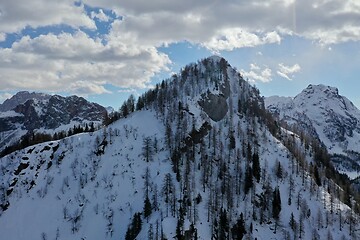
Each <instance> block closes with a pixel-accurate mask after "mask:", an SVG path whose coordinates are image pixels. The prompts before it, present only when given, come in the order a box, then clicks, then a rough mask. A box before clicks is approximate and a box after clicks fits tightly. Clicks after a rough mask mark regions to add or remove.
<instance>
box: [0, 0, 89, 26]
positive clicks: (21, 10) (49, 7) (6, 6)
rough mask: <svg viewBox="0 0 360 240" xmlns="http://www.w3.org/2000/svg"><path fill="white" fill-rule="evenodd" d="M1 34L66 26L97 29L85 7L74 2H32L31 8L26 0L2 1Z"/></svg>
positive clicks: (0, 11)
mask: <svg viewBox="0 0 360 240" xmlns="http://www.w3.org/2000/svg"><path fill="white" fill-rule="evenodd" d="M0 22H1V24H0V32H5V33H12V32H20V31H21V30H23V29H24V28H25V27H27V26H30V27H32V28H37V27H42V26H50V25H60V24H65V25H69V26H72V27H75V28H79V27H85V28H89V29H96V25H95V23H94V21H93V20H92V19H91V18H90V17H88V16H87V14H86V12H85V10H84V6H83V5H80V6H77V5H75V4H74V1H73V0H63V1H48V0H32V1H31V7H30V6H29V3H28V2H27V1H25V0H11V1H1V3H0Z"/></svg>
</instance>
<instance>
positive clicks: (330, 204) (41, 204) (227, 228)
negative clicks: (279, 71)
mask: <svg viewBox="0 0 360 240" xmlns="http://www.w3.org/2000/svg"><path fill="white" fill-rule="evenodd" d="M118 116H120V119H118V120H115V119H114V121H113V122H112V123H111V124H109V125H107V126H106V127H104V128H102V129H100V130H98V131H95V132H91V133H81V134H76V135H73V136H70V137H67V138H64V139H61V140H56V141H50V142H44V143H41V144H37V145H34V146H30V147H27V148H25V149H22V150H19V151H16V152H14V153H11V154H9V155H7V156H5V157H3V158H0V181H1V182H0V232H1V237H3V238H4V239H9V240H12V239H14V240H15V239H16V240H22V239H86V240H92V239H94V240H97V239H126V240H134V239H203V240H208V239H244V238H247V239H255V238H257V239H324V238H325V237H326V238H327V239H341V238H342V237H343V238H344V239H356V238H359V237H360V236H359V233H358V232H357V227H355V226H357V225H356V224H357V223H358V222H359V215H358V213H357V212H356V210H357V209H359V208H357V207H358V202H357V198H356V192H355V191H354V190H353V189H351V188H350V184H349V181H348V179H347V178H346V177H344V176H342V175H339V174H338V173H337V172H336V171H335V170H334V169H333V168H332V167H331V164H329V161H328V160H329V159H328V156H327V154H326V150H325V149H324V148H322V147H321V145H320V144H318V143H317V142H316V141H315V140H314V141H313V142H311V144H309V143H305V141H304V139H302V138H301V136H298V135H296V134H294V133H293V132H290V131H288V130H285V129H283V128H281V127H280V126H279V125H278V124H277V123H276V121H274V119H273V118H272V116H271V115H270V114H269V113H268V112H267V111H265V107H264V103H263V101H262V97H261V96H260V94H259V91H258V90H257V89H256V88H255V87H252V86H251V85H249V84H248V83H247V82H246V81H245V80H244V79H243V78H242V77H241V75H240V73H238V72H237V71H236V70H235V69H234V68H232V67H231V66H230V65H229V63H228V62H227V61H226V60H225V59H223V58H216V59H214V58H206V59H203V60H201V61H198V62H197V63H192V64H189V65H187V66H185V67H184V68H183V69H182V70H181V72H180V73H179V74H175V75H174V76H172V77H171V78H170V79H167V80H164V81H162V82H161V83H159V84H157V85H156V86H155V87H154V88H153V89H150V90H149V91H148V92H146V93H144V94H143V95H142V96H140V97H139V98H138V100H137V101H134V99H133V98H132V97H130V98H129V99H128V100H127V101H125V102H124V104H123V106H122V107H121V112H120V113H118Z"/></svg>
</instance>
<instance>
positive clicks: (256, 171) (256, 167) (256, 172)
mask: <svg viewBox="0 0 360 240" xmlns="http://www.w3.org/2000/svg"><path fill="white" fill-rule="evenodd" d="M252 170H253V176H254V178H255V179H256V181H257V182H259V181H260V174H261V168H260V162H259V154H257V153H254V154H253V156H252Z"/></svg>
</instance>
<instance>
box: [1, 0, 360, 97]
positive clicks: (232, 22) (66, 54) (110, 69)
mask: <svg viewBox="0 0 360 240" xmlns="http://www.w3.org/2000/svg"><path fill="white" fill-rule="evenodd" d="M84 4H86V5H88V6H90V9H91V7H96V8H97V9H99V10H98V11H94V12H91V13H87V12H86V9H88V8H85V7H84ZM34 9H36V11H34ZM107 11H113V12H114V13H115V14H116V15H117V16H122V17H123V18H121V20H120V19H117V20H115V21H114V22H112V23H111V26H110V32H109V33H108V34H106V35H101V36H100V37H101V39H93V38H90V37H89V36H88V35H87V34H85V32H83V31H80V30H78V31H77V32H76V33H75V34H68V33H62V34H57V35H55V34H47V35H41V36H38V37H36V38H34V39H32V38H30V37H26V36H23V37H21V39H20V40H19V41H18V42H16V43H14V44H13V46H12V47H11V48H6V49H5V48H0V81H1V86H0V88H1V89H9V90H10V89H17V88H26V87H27V88H30V89H34V90H51V91H56V90H59V89H61V90H63V89H64V88H66V87H67V88H69V86H77V87H78V89H80V90H81V91H85V90H86V91H89V92H94V93H99V92H104V91H106V89H105V87H104V86H105V84H113V85H115V86H119V87H125V88H127V87H131V88H144V87H147V86H149V81H150V78H151V77H152V76H154V74H156V73H159V72H161V71H163V70H167V66H168V65H169V63H170V59H169V57H168V56H167V55H166V54H163V53H161V52H159V50H158V47H160V46H167V45H169V44H171V43H178V42H181V41H187V42H190V43H192V44H197V45H200V46H204V47H206V48H208V49H210V50H211V51H213V52H219V51H231V50H233V49H237V48H243V47H255V46H259V45H264V44H280V43H281V40H282V38H284V36H286V35H293V36H296V37H302V38H307V39H311V40H314V41H316V42H318V43H320V44H322V45H329V44H331V45H333V44H337V43H340V42H348V41H359V40H360V27H359V26H358V25H359V24H358V16H359V12H360V5H359V3H358V1H357V0H349V1H342V0H331V1H323V0H302V1H295V0H268V1H262V0H254V1H248V2H246V1H245V2H244V1H240V3H235V2H234V1H215V0H211V1H208V0H197V1H192V0H183V1H175V0H153V1H140V0H122V1H118V0H107V1H103V0H84V1H81V4H78V3H77V4H75V3H74V1H73V0H63V1H48V0H33V1H31V8H29V5H28V2H27V1H25V0H12V1H2V2H1V3H0V22H1V24H0V33H3V34H0V41H1V40H2V39H4V38H5V37H4V36H6V35H4V34H9V33H19V32H20V31H21V30H23V29H24V28H25V27H27V26H29V27H32V28H37V27H40V26H53V25H68V26H70V27H72V28H73V29H75V30H76V29H83V28H89V29H92V30H96V25H95V22H94V18H96V19H98V20H100V21H103V22H107V21H108V20H109V16H107V15H106V14H105V12H107ZM219 16H221V17H219ZM285 67H286V66H285V65H283V68H281V66H279V70H278V71H277V74H278V75H280V76H282V77H285V78H287V79H292V78H293V74H294V73H296V71H295V72H286V71H285V69H284V68H285ZM297 71H300V66H299V70H297ZM244 73H246V74H248V75H247V76H248V77H249V78H251V79H253V80H254V81H262V82H268V81H271V75H272V72H271V69H270V68H268V67H260V69H255V68H254V69H250V71H249V72H245V71H244ZM85 82H86V83H87V84H85ZM71 84H73V85H71ZM74 84H75V85H74ZM94 86H97V87H98V88H95V87H94ZM74 89H76V88H75V87H74ZM84 89H85V90H84ZM80 90H78V91H80ZM74 91H75V90H74Z"/></svg>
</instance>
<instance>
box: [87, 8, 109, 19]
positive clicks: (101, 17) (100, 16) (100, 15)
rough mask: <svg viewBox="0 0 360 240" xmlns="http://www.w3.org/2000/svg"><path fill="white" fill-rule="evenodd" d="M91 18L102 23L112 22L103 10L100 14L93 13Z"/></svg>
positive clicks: (100, 10)
mask: <svg viewBox="0 0 360 240" xmlns="http://www.w3.org/2000/svg"><path fill="white" fill-rule="evenodd" d="M91 18H92V19H94V18H97V19H99V21H101V22H108V21H109V20H110V18H109V16H107V15H106V14H105V13H104V11H103V10H102V9H99V12H98V13H96V12H94V11H93V12H91Z"/></svg>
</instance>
